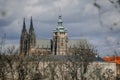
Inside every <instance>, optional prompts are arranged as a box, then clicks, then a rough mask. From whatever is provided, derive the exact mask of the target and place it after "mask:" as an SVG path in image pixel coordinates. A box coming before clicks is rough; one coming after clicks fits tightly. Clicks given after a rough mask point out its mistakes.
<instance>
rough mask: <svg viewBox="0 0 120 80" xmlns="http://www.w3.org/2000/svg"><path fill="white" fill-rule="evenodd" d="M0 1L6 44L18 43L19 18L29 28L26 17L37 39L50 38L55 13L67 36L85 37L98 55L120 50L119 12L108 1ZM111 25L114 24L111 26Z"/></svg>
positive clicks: (0, 21) (1, 33)
mask: <svg viewBox="0 0 120 80" xmlns="http://www.w3.org/2000/svg"><path fill="white" fill-rule="evenodd" d="M97 3H98V4H99V5H100V6H101V7H100V8H101V9H98V8H97V7H95V6H94V5H93V4H94V0H0V39H1V42H2V37H3V36H4V35H6V37H5V41H4V43H5V44H6V45H16V46H19V40H20V35H21V30H22V26H23V18H25V20H26V27H27V29H29V27H30V18H31V16H32V18H33V25H34V29H35V33H36V36H37V38H41V39H42V38H45V39H52V35H53V30H54V29H55V28H56V27H57V21H58V16H59V15H62V19H63V26H64V27H65V28H66V29H67V30H68V35H69V39H86V40H88V42H89V43H91V44H92V45H93V46H94V47H95V49H96V50H98V53H99V55H100V56H109V55H114V51H117V52H119V50H120V45H119V42H120V18H119V17H120V13H119V11H118V10H117V9H115V8H114V7H113V6H114V5H112V4H111V3H110V2H108V0H97ZM113 24H114V25H113Z"/></svg>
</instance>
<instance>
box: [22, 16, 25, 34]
mask: <svg viewBox="0 0 120 80" xmlns="http://www.w3.org/2000/svg"><path fill="white" fill-rule="evenodd" d="M22 32H26V24H25V18H24V19H23V29H22Z"/></svg>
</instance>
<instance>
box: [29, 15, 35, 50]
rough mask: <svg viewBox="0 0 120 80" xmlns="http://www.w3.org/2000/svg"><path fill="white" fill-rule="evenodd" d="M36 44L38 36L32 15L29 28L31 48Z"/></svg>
mask: <svg viewBox="0 0 120 80" xmlns="http://www.w3.org/2000/svg"><path fill="white" fill-rule="evenodd" d="M35 45H36V36H35V32H34V28H33V21H32V17H31V20H30V29H29V49H31V48H34V47H35Z"/></svg>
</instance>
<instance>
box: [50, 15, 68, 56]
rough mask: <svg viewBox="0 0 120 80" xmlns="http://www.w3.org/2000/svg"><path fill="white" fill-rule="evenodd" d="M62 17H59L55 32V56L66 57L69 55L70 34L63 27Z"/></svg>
mask: <svg viewBox="0 0 120 80" xmlns="http://www.w3.org/2000/svg"><path fill="white" fill-rule="evenodd" d="M62 23H63V22H62V16H59V19H58V25H57V28H56V30H54V32H53V50H52V51H53V54H54V55H65V54H66V53H67V50H68V48H67V44H68V34H67V30H65V28H64V27H63V25H62Z"/></svg>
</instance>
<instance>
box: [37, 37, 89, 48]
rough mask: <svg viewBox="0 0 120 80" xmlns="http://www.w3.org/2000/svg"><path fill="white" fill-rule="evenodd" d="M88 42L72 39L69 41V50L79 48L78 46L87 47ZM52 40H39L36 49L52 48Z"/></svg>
mask: <svg viewBox="0 0 120 80" xmlns="http://www.w3.org/2000/svg"><path fill="white" fill-rule="evenodd" d="M86 43H87V41H86V40H85V39H70V40H69V41H68V48H74V47H77V45H79V44H80V45H85V44H86ZM51 46H52V40H51V39H37V42H36V47H38V48H51Z"/></svg>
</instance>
